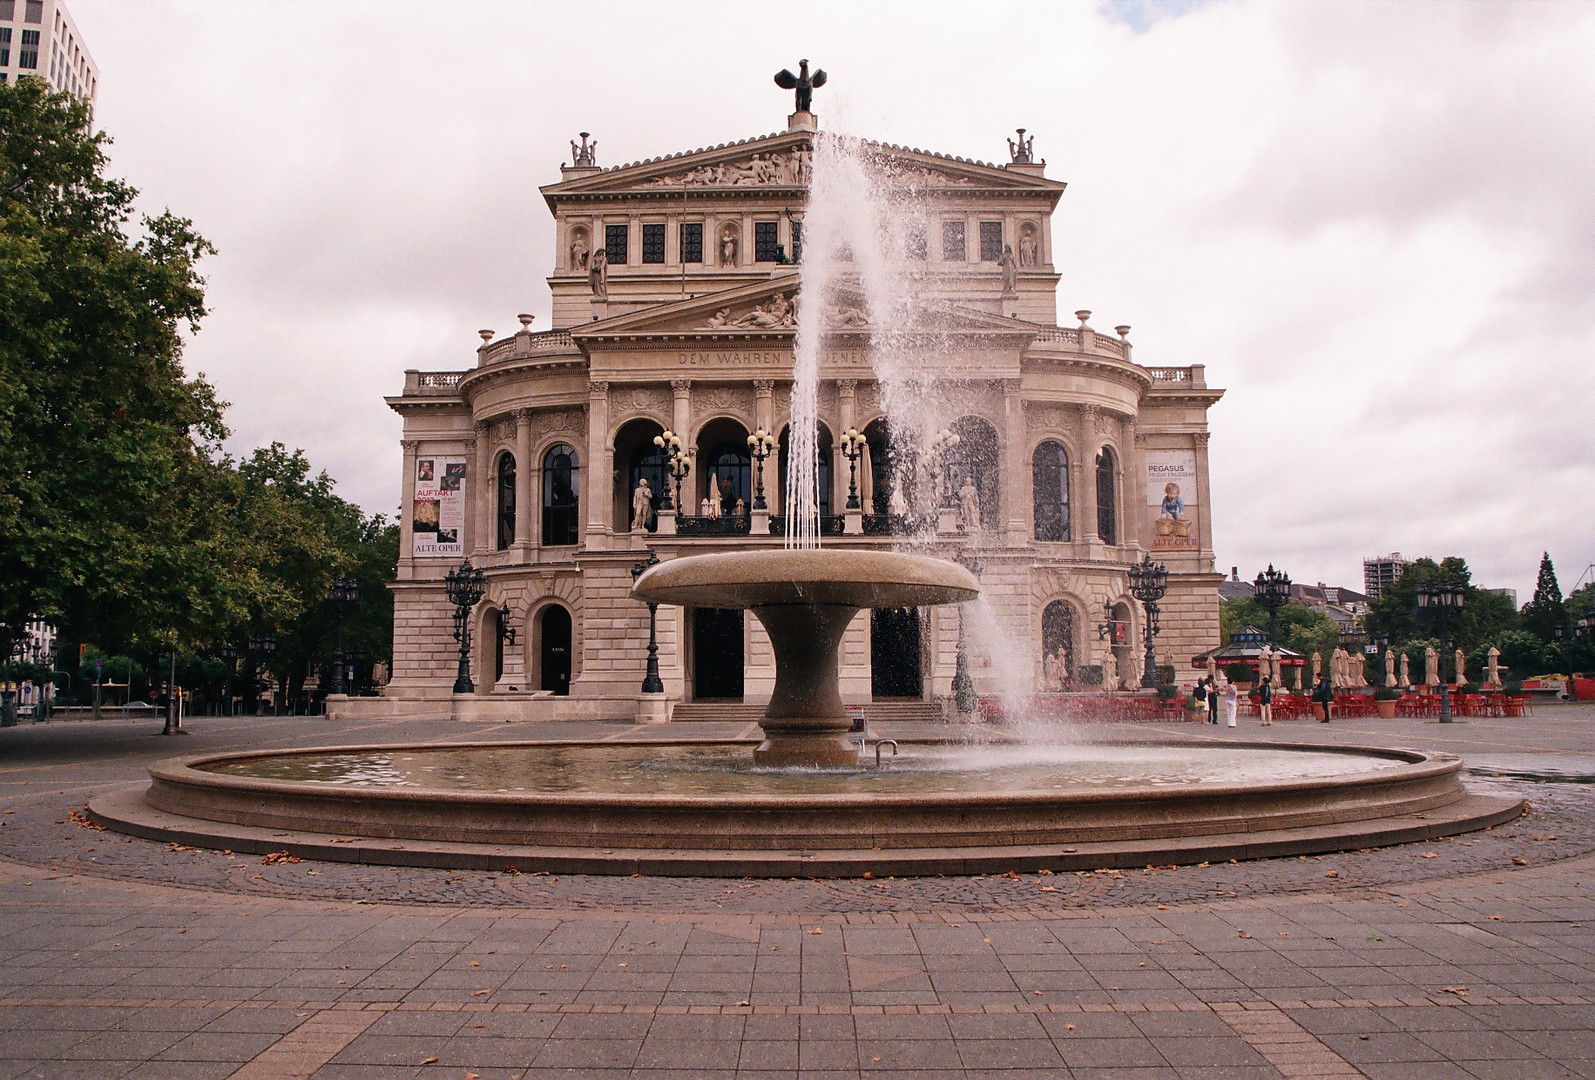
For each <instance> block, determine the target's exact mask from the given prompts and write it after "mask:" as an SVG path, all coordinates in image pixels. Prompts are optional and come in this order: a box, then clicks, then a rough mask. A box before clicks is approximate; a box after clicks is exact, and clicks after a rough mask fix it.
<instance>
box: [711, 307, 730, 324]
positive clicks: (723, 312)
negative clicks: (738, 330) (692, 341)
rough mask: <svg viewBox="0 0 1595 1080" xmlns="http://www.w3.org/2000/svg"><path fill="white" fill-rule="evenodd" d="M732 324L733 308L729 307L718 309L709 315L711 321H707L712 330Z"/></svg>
mask: <svg viewBox="0 0 1595 1080" xmlns="http://www.w3.org/2000/svg"><path fill="white" fill-rule="evenodd" d="M730 325H731V309H730V308H728V307H723V308H719V309H718V310H716V311H715V313H714V314H713V315H711V316H709V322H708V323H707V326H708V328H709V329H711V330H720V329H723V328H725V327H727V326H730Z"/></svg>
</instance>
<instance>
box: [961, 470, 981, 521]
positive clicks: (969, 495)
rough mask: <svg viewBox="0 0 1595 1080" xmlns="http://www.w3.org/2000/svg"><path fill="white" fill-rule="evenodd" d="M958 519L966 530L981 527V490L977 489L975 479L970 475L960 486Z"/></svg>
mask: <svg viewBox="0 0 1595 1080" xmlns="http://www.w3.org/2000/svg"><path fill="white" fill-rule="evenodd" d="M958 519H959V521H960V522H961V523H962V524H963V526H964V531H965V532H974V531H975V530H976V529H978V528H980V492H979V491H977V490H976V489H975V481H974V479H973V478H971V477H968V476H966V477H964V482H963V484H962V485H961V486H960V487H959V488H958Z"/></svg>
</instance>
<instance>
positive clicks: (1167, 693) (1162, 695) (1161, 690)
mask: <svg viewBox="0 0 1595 1080" xmlns="http://www.w3.org/2000/svg"><path fill="white" fill-rule="evenodd" d="M1179 693H1180V688H1179V687H1177V686H1175V685H1174V684H1172V683H1159V684H1158V688H1157V699H1158V700H1159V701H1163V702H1168V701H1173V700H1174V699H1175V698H1176V697H1178V696H1179Z"/></svg>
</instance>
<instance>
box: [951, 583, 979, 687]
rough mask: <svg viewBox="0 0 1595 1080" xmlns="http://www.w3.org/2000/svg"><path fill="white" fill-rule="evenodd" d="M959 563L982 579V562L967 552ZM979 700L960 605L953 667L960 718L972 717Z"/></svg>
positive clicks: (962, 611)
mask: <svg viewBox="0 0 1595 1080" xmlns="http://www.w3.org/2000/svg"><path fill="white" fill-rule="evenodd" d="M957 562H958V563H959V565H961V566H962V567H963V568H964V569H966V570H968V571H969V572H970V573H971V574H973V575H975V577H976V578H977V579H978V578H979V577H980V570H981V566H980V560H978V559H976V558H974V557H972V556H971V555H969V554H968V553H967V552H960V553H959V555H958V559H957ZM978 703H979V698H978V697H976V695H975V680H974V679H973V678H971V677H970V674H969V642H968V635H967V633H966V626H965V622H964V605H963V604H959V605H958V659H957V661H956V663H955V665H954V667H953V705H954V707H956V708H957V709H958V715H959V716H964V717H967V716H970V715H972V714H973V713H974V711H975V706H976V705H977V704H978Z"/></svg>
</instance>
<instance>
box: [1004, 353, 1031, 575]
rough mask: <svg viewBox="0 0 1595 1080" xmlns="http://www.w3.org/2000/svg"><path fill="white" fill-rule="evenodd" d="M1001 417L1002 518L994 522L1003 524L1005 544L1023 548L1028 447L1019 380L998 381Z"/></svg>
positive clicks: (1028, 503) (1027, 511)
mask: <svg viewBox="0 0 1595 1080" xmlns="http://www.w3.org/2000/svg"><path fill="white" fill-rule="evenodd" d="M1002 415H1003V427H1004V429H1005V430H1004V432H1003V436H1002V449H1003V453H1002V484H1001V488H1002V506H1001V508H1000V509H1001V511H1002V514H1003V516H1002V517H1001V518H999V519H998V520H1003V521H1006V528H1007V531H1008V542H1009V543H1010V544H1016V545H1017V544H1023V543H1024V542H1025V536H1026V535H1027V532H1028V530H1027V529H1026V527H1025V523H1026V519H1027V518H1028V517H1029V516H1030V509H1031V503H1032V502H1033V499H1032V498H1028V497H1027V495H1028V494H1029V492H1030V484H1028V483H1027V482H1026V481H1027V479H1028V472H1027V470H1026V468H1025V466H1026V465H1027V464H1029V463H1028V462H1027V461H1026V460H1025V456H1026V455H1025V446H1026V444H1027V443H1028V439H1027V438H1026V430H1027V429H1026V428H1025V401H1024V397H1023V395H1022V394H1021V393H1020V380H1018V379H1004V380H1002Z"/></svg>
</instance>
